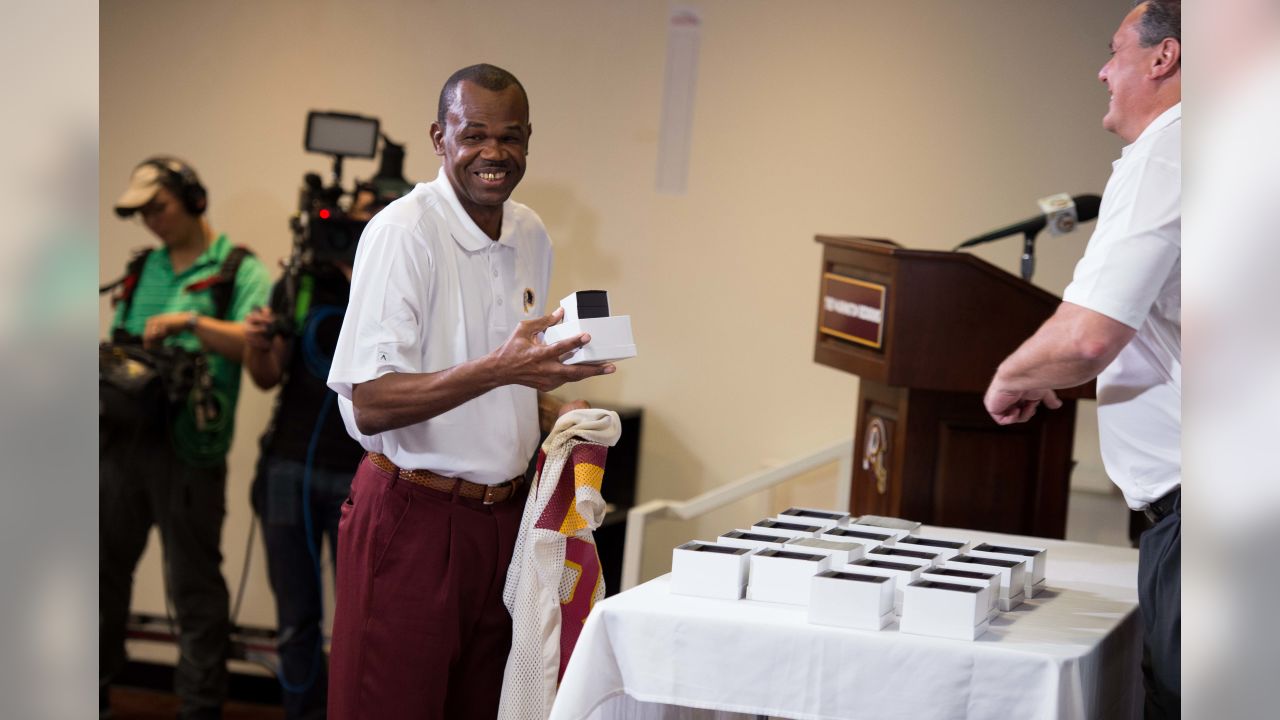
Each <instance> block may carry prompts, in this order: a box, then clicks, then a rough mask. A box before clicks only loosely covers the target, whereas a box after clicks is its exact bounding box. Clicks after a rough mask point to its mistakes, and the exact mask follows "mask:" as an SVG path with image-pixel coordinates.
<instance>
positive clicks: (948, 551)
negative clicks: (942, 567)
mask: <svg viewBox="0 0 1280 720" xmlns="http://www.w3.org/2000/svg"><path fill="white" fill-rule="evenodd" d="M893 546H894V547H900V548H906V549H908V550H915V549H916V548H919V549H921V550H928V551H930V552H935V553H938V559H939V560H950V559H951V558H953V557H955V556H956V555H959V554H961V553H963V552H966V551H967V550H968V549H969V543H967V542H965V541H964V540H944V539H943V538H931V537H921V536H919V535H908V536H906V537H904V538H898V542H896V543H894V544H893Z"/></svg>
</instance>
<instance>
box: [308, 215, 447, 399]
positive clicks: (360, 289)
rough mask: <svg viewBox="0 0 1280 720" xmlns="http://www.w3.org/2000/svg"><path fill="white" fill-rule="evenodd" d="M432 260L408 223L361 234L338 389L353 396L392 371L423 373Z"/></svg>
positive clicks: (334, 377) (333, 376) (334, 372)
mask: <svg viewBox="0 0 1280 720" xmlns="http://www.w3.org/2000/svg"><path fill="white" fill-rule="evenodd" d="M430 263H431V258H430V255H429V253H428V251H427V248H426V245H425V243H423V242H422V241H421V240H420V239H417V238H415V237H414V235H413V234H412V232H411V231H409V230H408V229H406V228H403V227H399V226H396V225H390V224H378V225H375V226H374V227H371V228H369V229H368V231H366V233H365V234H364V235H363V236H361V238H360V246H359V250H358V254H357V257H356V264H355V269H354V271H353V273H352V276H351V299H350V301H349V302H348V303H347V313H346V317H345V318H344V319H343V322H342V331H341V332H340V333H339V335H338V345H337V347H336V348H335V350H334V354H333V364H332V366H331V367H330V370H329V387H330V388H331V389H333V391H334V392H336V393H338V394H339V395H341V396H342V397H344V398H347V399H348V400H349V399H350V398H351V389H352V387H353V386H355V385H358V384H359V383H362V382H368V381H370V380H374V379H377V378H379V377H382V376H383V375H386V374H387V373H391V372H404V373H416V372H423V367H422V365H423V351H422V343H423V337H424V334H423V322H424V316H425V311H426V310H427V308H426V304H427V300H426V299H427V298H429V297H430V290H431V288H430V286H429V285H430V278H431V273H430V272H429V266H430Z"/></svg>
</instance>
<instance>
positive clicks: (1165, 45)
mask: <svg viewBox="0 0 1280 720" xmlns="http://www.w3.org/2000/svg"><path fill="white" fill-rule="evenodd" d="M1181 69H1182V43H1181V42H1179V41H1178V40H1176V39H1174V38H1171V37H1169V38H1165V39H1163V40H1161V41H1160V44H1159V45H1157V46H1156V53H1155V56H1154V61H1153V62H1152V63H1151V71H1150V72H1149V73H1148V75H1149V76H1150V77H1151V79H1152V80H1163V79H1165V78H1167V77H1171V76H1173V75H1174V74H1175V73H1177V72H1178V71H1179V70H1181Z"/></svg>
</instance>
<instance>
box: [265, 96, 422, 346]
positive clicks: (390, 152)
mask: <svg viewBox="0 0 1280 720" xmlns="http://www.w3.org/2000/svg"><path fill="white" fill-rule="evenodd" d="M379 125H380V123H379V121H378V118H375V117H366V116H363V115H353V114H350V113H339V112H325V111H319V110H312V111H311V112H309V113H307V128H306V134H305V138H304V142H303V146H304V147H305V148H306V150H307V151H308V152H314V153H321V154H324V155H329V156H331V157H332V158H333V178H332V180H331V181H330V184H329V185H328V186H325V184H324V181H323V180H322V179H321V178H320V175H319V174H318V173H314V172H309V173H307V174H306V175H304V176H303V178H302V188H301V189H300V190H299V192H298V212H297V214H295V215H294V216H293V217H292V218H290V220H289V227H290V229H291V230H292V231H293V252H292V254H291V255H290V257H289V261H288V263H287V264H286V266H285V280H286V285H285V288H286V292H285V295H286V297H285V307H283V308H272V309H273V311H275V314H276V321H275V323H274V324H273V325H272V327H271V330H270V334H272V335H275V334H277V333H283V334H286V335H288V334H292V332H293V331H294V328H293V327H292V324H293V318H292V315H293V313H292V308H293V307H294V303H295V301H296V298H297V287H298V282H297V281H298V276H299V273H300V271H301V269H302V268H303V267H304V266H307V265H315V264H322V263H341V264H346V265H351V264H353V263H354V262H355V257H356V245H357V244H358V243H359V242H360V234H361V233H362V232H364V227H365V225H366V224H368V222H369V219H370V218H371V217H373V215H374V214H375V213H376V212H378V211H379V210H381V209H382V208H384V207H386V206H387V204H388V203H390V202H391V201H393V200H395V199H396V198H398V197H400V196H402V195H404V194H405V193H407V192H408V191H409V190H411V189H412V188H413V185H412V184H410V183H409V181H407V180H405V179H404V146H403V145H399V144H396V143H394V142H392V141H391V139H390V138H388V137H387V136H386V135H385V134H383V133H382V132H381V131H380V129H379ZM379 139H381V140H382V160H381V163H380V164H379V167H378V173H377V174H376V175H374V176H373V177H372V178H371V179H369V180H366V181H361V182H357V183H356V184H355V187H354V188H353V189H352V190H351V191H350V192H347V191H346V190H344V189H343V187H342V161H343V160H344V159H345V158H348V157H354V158H373V157H375V156H377V154H378V140H379Z"/></svg>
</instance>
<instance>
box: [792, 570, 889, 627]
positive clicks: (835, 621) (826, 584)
mask: <svg viewBox="0 0 1280 720" xmlns="http://www.w3.org/2000/svg"><path fill="white" fill-rule="evenodd" d="M812 583H813V589H812V590H811V591H810V593H809V622H811V623H813V624H815V625H835V626H837V627H847V628H857V629H859V630H881V629H883V628H884V626H885V625H888V624H889V623H890V622H893V598H894V586H895V585H896V583H897V579H895V578H892V577H889V576H887V575H872V574H870V573H858V572H849V571H847V570H823V571H822V572H820V573H818V574H817V575H814V576H813V580H812Z"/></svg>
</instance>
